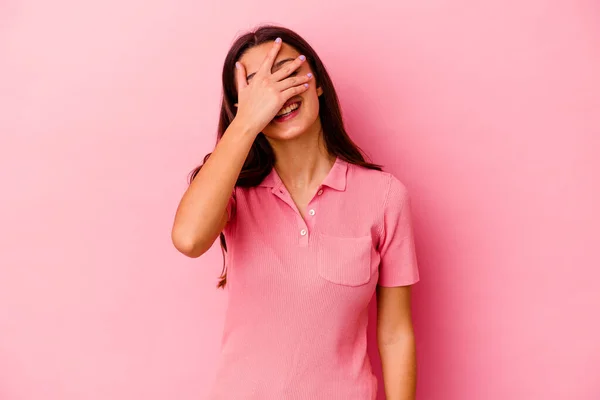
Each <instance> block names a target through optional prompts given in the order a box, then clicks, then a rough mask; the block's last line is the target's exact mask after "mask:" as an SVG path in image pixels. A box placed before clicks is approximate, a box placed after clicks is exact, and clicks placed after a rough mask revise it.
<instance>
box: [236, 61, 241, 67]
mask: <svg viewBox="0 0 600 400" xmlns="http://www.w3.org/2000/svg"><path fill="white" fill-rule="evenodd" d="M235 67H236V68H238V69H239V68H240V63H239V61H236V62H235Z"/></svg>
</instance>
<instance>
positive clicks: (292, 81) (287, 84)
mask: <svg viewBox="0 0 600 400" xmlns="http://www.w3.org/2000/svg"><path fill="white" fill-rule="evenodd" d="M312 77H313V75H312V74H311V73H308V74H306V75H299V76H291V77H289V78H285V79H284V80H282V81H279V82H277V83H276V86H277V89H279V91H284V90H286V89H289V88H291V87H294V86H298V85H302V84H304V83H306V82H308V81H310V80H311V79H312Z"/></svg>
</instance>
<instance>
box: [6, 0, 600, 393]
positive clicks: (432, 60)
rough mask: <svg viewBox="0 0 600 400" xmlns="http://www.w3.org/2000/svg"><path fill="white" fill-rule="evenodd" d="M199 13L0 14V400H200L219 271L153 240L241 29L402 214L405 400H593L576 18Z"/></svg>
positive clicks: (411, 12) (584, 1)
mask: <svg viewBox="0 0 600 400" xmlns="http://www.w3.org/2000/svg"><path fill="white" fill-rule="evenodd" d="M204 3H206V4H204V5H203V4H202V2H197V1H179V2H173V1H168V0H151V1H149V0H145V1H141V0H137V1H128V2H122V1H116V0H107V1H103V2H82V1H75V0H70V1H69V0H57V1H53V2H49V1H34V0H19V1H18V0H4V1H3V2H1V3H0V110H1V111H0V133H1V135H0V178H1V181H0V182H1V186H0V187H1V190H2V196H0V224H1V227H2V229H1V230H0V248H1V250H0V266H1V268H0V399H2V400H4V399H6V400H39V399H45V400H106V399H111V400H133V399H144V400H159V399H160V400H164V399H178V400H184V399H190V400H191V399H202V398H204V396H205V394H206V390H207V386H208V385H209V384H210V383H211V380H212V378H213V376H214V364H215V360H216V357H217V352H218V345H219V340H220V333H221V327H222V322H223V312H224V309H225V305H226V303H225V302H226V296H225V293H223V292H221V291H217V290H215V289H214V285H215V284H216V278H217V276H218V274H219V273H220V271H221V254H220V250H219V249H218V246H215V247H214V248H213V249H211V251H210V253H209V254H207V255H205V256H204V257H202V258H201V259H197V260H190V259H186V258H185V257H184V256H182V255H180V254H178V253H177V252H176V251H175V249H174V248H173V247H172V246H171V243H170V237H169V234H170V227H171V222H172V218H173V213H174V211H175V207H176V205H177V202H178V200H179V197H180V195H181V193H182V191H183V190H184V188H185V178H186V174H187V172H188V171H189V170H190V169H191V168H192V167H193V166H194V165H195V164H196V163H198V162H199V161H200V159H201V157H202V156H204V154H205V153H206V152H208V151H210V149H211V148H212V146H213V143H214V131H215V126H216V119H217V111H218V103H219V95H220V86H219V85H220V82H219V79H220V75H219V74H220V67H221V62H222V60H223V57H224V56H225V53H226V50H227V48H228V45H229V44H230V43H231V41H232V40H233V37H234V35H235V34H236V33H237V32H238V31H241V30H243V29H246V28H248V27H251V26H253V25H255V24H257V23H260V22H276V23H281V24H284V25H287V26H289V27H291V28H293V29H296V30H298V32H299V33H301V34H302V35H304V36H305V37H306V38H307V39H308V40H309V42H311V43H312V44H313V45H314V47H315V48H316V49H317V51H318V52H319V53H320V55H321V56H322V58H323V60H324V61H325V63H326V65H327V67H328V68H329V70H330V73H331V74H332V76H333V78H334V81H335V83H336V85H337V88H338V90H339V95H340V97H341V99H342V102H343V107H344V111H345V117H346V120H347V123H348V127H349V129H350V131H351V133H352V135H353V137H354V138H355V139H356V140H357V142H358V143H359V144H360V145H361V146H362V147H363V148H364V149H365V150H366V151H367V152H368V154H369V155H370V156H371V157H372V158H373V159H375V161H377V162H380V163H383V164H384V165H386V166H387V168H388V169H389V170H390V171H392V172H394V173H395V174H396V175H397V176H398V177H399V178H401V179H402V180H403V181H404V182H405V183H406V184H407V186H408V187H409V189H410V190H411V193H412V196H413V197H414V213H415V221H416V229H417V240H418V247H419V256H420V261H421V271H422V281H421V283H419V284H418V285H417V286H416V287H415V290H414V306H415V329H416V332H417V337H418V358H419V384H418V385H419V399H422V400H428V399H432V400H438V399H439V400H480V399H486V400H506V399H511V400H512V399H519V400H520V399H523V400H532V399H543V400H559V399H560V400H562V399H565V400H592V399H596V400H597V399H600V377H599V376H600V375H599V372H598V371H599V370H600V339H599V338H600V321H599V319H598V315H599V313H600V312H599V311H598V310H599V309H600V298H599V297H600V295H599V290H598V287H599V283H598V282H599V280H600V252H599V251H598V248H599V237H600V234H599V233H598V226H599V225H600V211H599V208H598V205H599V204H600V188H599V186H600V178H599V177H598V175H599V174H600V157H599V154H600V139H599V137H600V136H599V134H600V111H599V110H600V95H599V93H600V73H599V71H600V17H599V15H600V7H599V6H598V4H597V3H595V2H593V1H590V0H571V1H568V2H567V1H562V2H559V1H554V2H551V1H541V0H526V1H514V0H513V1H506V0H502V1H501V0H495V1H486V2H483V1H475V0H470V1H456V0H454V1H443V0H431V1H417V0H403V1H391V0H388V1H382V2H379V3H378V4H377V5H376V4H375V3H367V2H365V4H359V2H357V1H352V2H343V1H336V2H325V1H322V0H318V1H313V0H308V1H304V2H300V3H289V2H288V3H286V2H283V3H282V2H280V1H262V2H261V3H262V4H261V5H260V6H257V5H256V4H255V2H248V1H228V2H224V3H223V4H222V5H217V2H212V1H211V2H209V1H206V2H204ZM367 5H369V6H371V7H368V6H367ZM375 5H376V6H375ZM315 345H318V344H315Z"/></svg>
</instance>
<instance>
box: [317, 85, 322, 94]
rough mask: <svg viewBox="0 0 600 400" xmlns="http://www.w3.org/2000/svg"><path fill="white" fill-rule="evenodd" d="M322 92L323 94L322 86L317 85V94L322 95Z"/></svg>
mask: <svg viewBox="0 0 600 400" xmlns="http://www.w3.org/2000/svg"><path fill="white" fill-rule="evenodd" d="M322 94H323V88H322V87H321V86H319V87H318V88H317V96H320V95H322Z"/></svg>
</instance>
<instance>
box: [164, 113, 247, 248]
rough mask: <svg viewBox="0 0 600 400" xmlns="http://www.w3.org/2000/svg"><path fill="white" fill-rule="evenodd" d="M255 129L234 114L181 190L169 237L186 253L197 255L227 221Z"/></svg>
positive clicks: (209, 243) (207, 246) (210, 242)
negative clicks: (188, 183) (182, 191)
mask: <svg viewBox="0 0 600 400" xmlns="http://www.w3.org/2000/svg"><path fill="white" fill-rule="evenodd" d="M256 135H257V133H256V132H254V131H250V130H249V129H248V128H247V125H246V124H244V123H238V122H236V120H235V118H234V120H233V121H232V123H231V124H230V125H229V127H228V128H227V130H226V131H225V133H224V134H223V137H222V138H221V140H219V142H218V143H217V146H216V147H215V150H214V151H213V152H212V154H211V156H210V157H209V158H208V160H207V161H206V163H205V164H204V165H203V166H202V168H201V169H200V171H199V172H198V174H197V175H196V177H195V178H194V180H193V181H192V183H191V184H190V186H189V187H188V188H187V190H186V192H185V193H184V195H183V197H182V199H181V201H180V202H179V206H178V207H177V212H176V214H175V221H174V222H173V229H172V232H171V240H172V241H173V244H174V245H175V248H177V250H179V251H180V252H181V253H183V254H185V255H186V256H188V257H199V256H201V255H202V254H204V253H205V252H206V251H207V250H208V249H209V248H210V247H211V246H212V244H213V243H214V241H215V239H216V238H217V237H218V236H219V233H221V231H222V230H223V228H224V227H225V225H226V223H227V218H228V216H227V210H226V207H227V203H228V202H229V198H230V197H231V193H232V192H233V188H234V186H235V183H236V181H237V179H238V176H239V174H240V171H241V170H242V167H243V165H244V162H245V160H246V157H247V156H248V152H249V151H250V148H251V146H252V143H253V142H254V139H255V138H256Z"/></svg>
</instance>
